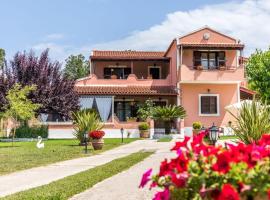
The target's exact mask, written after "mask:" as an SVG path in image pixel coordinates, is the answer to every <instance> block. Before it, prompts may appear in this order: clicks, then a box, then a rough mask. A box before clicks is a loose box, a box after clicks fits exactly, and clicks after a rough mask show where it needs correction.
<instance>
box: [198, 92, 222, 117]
mask: <svg viewBox="0 0 270 200" xmlns="http://www.w3.org/2000/svg"><path fill="white" fill-rule="evenodd" d="M204 96H207V97H208V96H215V97H217V113H216V114H204V113H202V110H201V97H204ZM199 116H202V117H217V116H220V101H219V94H199Z"/></svg>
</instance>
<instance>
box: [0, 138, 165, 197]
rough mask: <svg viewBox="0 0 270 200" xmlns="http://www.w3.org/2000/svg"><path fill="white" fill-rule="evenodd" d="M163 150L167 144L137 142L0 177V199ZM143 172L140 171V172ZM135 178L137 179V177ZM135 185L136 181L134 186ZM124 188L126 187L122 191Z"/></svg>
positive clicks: (151, 141)
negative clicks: (94, 168) (138, 155)
mask: <svg viewBox="0 0 270 200" xmlns="http://www.w3.org/2000/svg"><path fill="white" fill-rule="evenodd" d="M164 148H165V149H167V148H169V146H168V143H162V142H156V141H154V140H137V141H135V142H132V143H129V144H126V145H123V146H121V147H117V148H115V149H112V150H109V151H105V152H104V153H102V154H99V155H95V156H89V157H84V158H78V159H73V160H68V161H63V162H58V163H55V164H51V165H47V166H44V167H37V168H32V169H28V170H24V171H20V172H15V173H12V174H8V175H4V176H0V197H3V196H6V195H9V194H13V193H16V192H19V191H22V190H27V189H30V188H34V187H38V186H41V185H45V184H48V183H50V182H52V181H55V180H58V179H62V178H64V177H66V176H70V175H73V174H76V173H79V172H81V171H85V170H88V169H90V168H93V167H96V166H99V165H103V164H105V163H108V162H110V161H112V160H114V159H117V158H121V157H124V156H127V155H129V154H132V153H135V152H138V151H140V150H143V149H145V150H151V149H153V150H156V149H164ZM157 155H158V154H157ZM149 166H152V165H149ZM144 170H145V169H144ZM144 170H142V172H143V171H144ZM138 174H139V173H138ZM137 178H138V179H139V177H137ZM136 181H137V180H136ZM137 183H138V181H137V182H136V184H137ZM115 185H117V184H115ZM130 187H131V186H130ZM125 188H126V187H124V188H123V189H125ZM91 199H92V198H91Z"/></svg>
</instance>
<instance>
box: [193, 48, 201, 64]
mask: <svg viewBox="0 0 270 200" xmlns="http://www.w3.org/2000/svg"><path fill="white" fill-rule="evenodd" d="M193 60H194V66H199V65H201V52H199V51H194V52H193Z"/></svg>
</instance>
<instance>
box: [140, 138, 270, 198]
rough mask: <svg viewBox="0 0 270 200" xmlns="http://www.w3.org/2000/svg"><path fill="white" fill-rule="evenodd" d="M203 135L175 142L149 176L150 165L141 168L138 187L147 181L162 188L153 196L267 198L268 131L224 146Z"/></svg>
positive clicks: (269, 189)
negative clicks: (249, 140)
mask: <svg viewBox="0 0 270 200" xmlns="http://www.w3.org/2000/svg"><path fill="white" fill-rule="evenodd" d="M204 135H205V133H200V134H198V135H197V136H195V137H194V138H193V139H191V138H189V137H185V139H184V141H182V142H176V144H175V146H174V147H173V148H172V150H173V151H176V152H177V157H176V158H174V159H171V160H167V159H165V160H164V161H163V162H162V163H161V165H160V170H159V173H158V174H156V175H154V176H152V178H150V177H151V173H152V170H151V169H150V170H148V171H147V172H145V174H144V175H143V177H142V180H141V184H140V187H144V186H145V185H146V184H147V183H148V182H149V181H151V185H150V188H153V187H159V188H160V189H162V191H160V192H157V193H156V195H155V197H154V198H153V199H154V200H174V199H181V200H190V199H198V200H199V199H214V200H238V199H255V197H256V198H258V199H267V196H268V199H270V135H266V134H265V135H263V136H262V138H261V139H260V140H259V141H258V142H257V143H253V144H248V145H246V144H243V143H239V144H237V145H233V144H227V148H223V147H221V146H216V147H214V146H210V145H207V144H205V143H204V142H203V138H204Z"/></svg>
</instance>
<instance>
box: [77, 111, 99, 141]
mask: <svg viewBox="0 0 270 200" xmlns="http://www.w3.org/2000/svg"><path fill="white" fill-rule="evenodd" d="M72 118H73V124H74V130H75V132H74V136H75V137H76V138H77V139H78V140H79V141H80V145H82V144H83V143H84V134H87V133H88V132H90V131H95V130H101V129H102V128H103V123H102V122H101V120H100V117H99V115H98V114H97V113H96V112H95V111H93V110H90V109H83V110H79V111H77V112H73V113H72Z"/></svg>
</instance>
